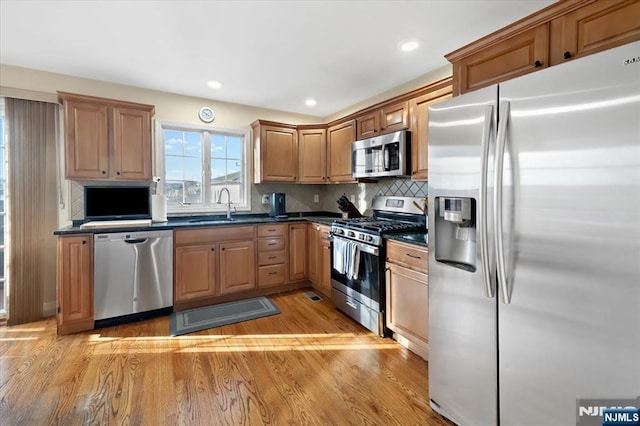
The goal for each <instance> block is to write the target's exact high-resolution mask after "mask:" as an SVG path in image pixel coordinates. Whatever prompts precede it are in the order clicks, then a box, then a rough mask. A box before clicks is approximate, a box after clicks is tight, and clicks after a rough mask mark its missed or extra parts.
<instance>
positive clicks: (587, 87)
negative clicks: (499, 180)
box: [429, 43, 640, 425]
mask: <svg viewBox="0 0 640 426" xmlns="http://www.w3.org/2000/svg"><path fill="white" fill-rule="evenodd" d="M638 58H640V43H634V44H630V45H626V46H623V47H621V48H617V49H614V50H610V51H606V52H603V53H600V54H596V55H593V56H589V57H586V58H583V59H578V60H575V61H572V62H569V63H567V64H564V65H560V66H557V67H553V68H549V69H547V70H543V71H540V72H538V73H535V74H531V75H528V76H526V77H523V78H519V79H517V80H514V81H511V82H506V83H504V84H501V85H500V95H501V99H500V102H501V104H503V105H504V102H508V103H509V104H508V105H509V109H510V114H509V121H508V123H507V128H506V129H507V131H506V133H505V136H506V157H505V164H504V168H503V171H504V178H505V181H504V185H503V187H502V190H503V193H504V203H503V206H502V207H503V208H502V214H503V216H504V232H503V233H502V239H503V241H504V243H505V247H504V251H505V262H506V265H505V266H506V268H505V272H506V278H507V279H506V284H507V287H506V290H507V292H506V294H507V296H509V297H510V303H509V304H503V303H502V301H501V302H500V304H499V321H498V322H499V355H500V366H499V377H500V382H499V383H500V387H499V388H500V423H501V424H503V425H519V424H529V425H541V424H545V425H568V424H576V420H577V418H576V414H577V409H576V399H577V398H634V397H636V396H638V395H640V362H638V360H640V314H639V311H638V306H640V221H639V220H638V212H640V61H638ZM502 119H504V117H501V120H502ZM429 272H431V265H430V268H429ZM504 283H505V282H501V284H504ZM503 300H504V299H503ZM600 424H601V423H600Z"/></svg>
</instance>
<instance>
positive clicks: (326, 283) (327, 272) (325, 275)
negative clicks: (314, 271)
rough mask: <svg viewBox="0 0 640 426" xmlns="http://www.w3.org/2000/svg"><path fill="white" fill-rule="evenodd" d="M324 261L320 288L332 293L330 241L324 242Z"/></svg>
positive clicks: (322, 254)
mask: <svg viewBox="0 0 640 426" xmlns="http://www.w3.org/2000/svg"><path fill="white" fill-rule="evenodd" d="M321 247H322V253H321V256H322V263H321V268H322V270H321V271H320V288H322V289H323V290H324V292H325V293H326V294H331V244H330V243H329V241H325V242H323V243H322V246H321Z"/></svg>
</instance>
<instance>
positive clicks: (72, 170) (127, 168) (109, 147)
mask: <svg viewBox="0 0 640 426" xmlns="http://www.w3.org/2000/svg"><path fill="white" fill-rule="evenodd" d="M58 94H59V96H60V98H61V99H62V100H63V102H64V118H65V164H66V168H65V171H66V173H65V175H66V177H67V178H68V179H86V180H123V181H149V180H151V155H152V154H151V153H152V149H151V117H152V115H153V112H154V107H153V105H144V104H136V103H132V102H123V101H117V100H113V99H103V98H96V97H92V96H84V95H77V94H71V93H64V92H58Z"/></svg>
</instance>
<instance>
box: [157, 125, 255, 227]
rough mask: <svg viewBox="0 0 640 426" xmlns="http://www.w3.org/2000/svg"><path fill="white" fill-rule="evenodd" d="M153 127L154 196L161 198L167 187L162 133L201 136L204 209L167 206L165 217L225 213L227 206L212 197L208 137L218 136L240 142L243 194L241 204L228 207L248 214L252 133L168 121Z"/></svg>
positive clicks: (237, 203)
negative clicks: (155, 183) (158, 179)
mask: <svg viewBox="0 0 640 426" xmlns="http://www.w3.org/2000/svg"><path fill="white" fill-rule="evenodd" d="M155 121H156V125H155V129H156V143H155V148H156V152H155V156H154V157H155V160H156V161H155V168H154V176H158V177H160V182H159V184H158V189H157V191H155V192H153V193H154V194H164V192H165V184H166V163H165V149H164V147H165V138H164V131H165V130H175V131H183V132H200V133H203V140H202V150H201V154H202V190H203V194H202V197H203V205H184V206H176V205H167V213H169V214H172V215H181V214H184V215H187V214H192V213H201V214H202V213H225V212H226V211H227V204H226V203H224V202H223V203H221V204H217V203H216V202H215V201H216V200H215V199H211V198H212V194H211V189H210V187H211V180H212V179H211V137H210V136H209V135H212V134H221V135H225V136H234V137H240V138H242V156H243V158H242V159H241V161H242V162H243V164H242V165H241V168H242V170H243V171H244V173H243V182H242V184H241V185H242V190H243V193H244V200H240V202H234V203H233V204H231V207H232V208H234V209H235V210H237V211H251V165H252V164H253V162H252V159H251V131H250V129H246V130H242V129H239V130H233V129H224V128H220V127H213V126H198V125H194V124H184V123H174V122H167V121H160V120H155Z"/></svg>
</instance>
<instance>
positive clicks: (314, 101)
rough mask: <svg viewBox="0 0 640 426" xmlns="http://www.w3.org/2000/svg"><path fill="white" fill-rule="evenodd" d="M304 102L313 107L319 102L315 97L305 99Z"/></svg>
mask: <svg viewBox="0 0 640 426" xmlns="http://www.w3.org/2000/svg"><path fill="white" fill-rule="evenodd" d="M304 103H305V104H306V105H307V106H309V107H313V106H316V105H317V104H318V102H316V100H315V99H311V98H309V99H307V100H306V101H304Z"/></svg>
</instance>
